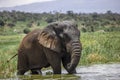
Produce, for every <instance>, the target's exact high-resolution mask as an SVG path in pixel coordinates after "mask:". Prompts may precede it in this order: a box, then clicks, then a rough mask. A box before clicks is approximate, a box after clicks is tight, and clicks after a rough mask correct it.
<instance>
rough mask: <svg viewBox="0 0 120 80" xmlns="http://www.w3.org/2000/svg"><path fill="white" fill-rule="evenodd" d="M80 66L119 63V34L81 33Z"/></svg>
mask: <svg viewBox="0 0 120 80" xmlns="http://www.w3.org/2000/svg"><path fill="white" fill-rule="evenodd" d="M81 42H82V46H83V51H82V57H81V62H80V64H93V63H111V62H120V32H110V33H97V32H96V33H82V34H81Z"/></svg>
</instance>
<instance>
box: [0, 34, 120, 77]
mask: <svg viewBox="0 0 120 80" xmlns="http://www.w3.org/2000/svg"><path fill="white" fill-rule="evenodd" d="M23 37H24V35H22V34H20V35H18V34H17V35H9V36H7V35H6V36H1V35H0V76H1V75H2V76H3V75H4V76H7V75H12V74H13V73H14V72H16V64H17V57H15V58H14V59H12V60H11V61H10V62H9V63H7V60H8V59H9V58H11V57H12V56H13V55H14V54H16V53H17V49H18V46H19V44H20V41H21V40H22V38H23ZM81 43H82V46H83V50H82V56H81V61H80V63H79V65H89V64H96V63H97V64H98V63H111V62H120V32H110V33H107V32H104V33H97V32H95V33H81Z"/></svg>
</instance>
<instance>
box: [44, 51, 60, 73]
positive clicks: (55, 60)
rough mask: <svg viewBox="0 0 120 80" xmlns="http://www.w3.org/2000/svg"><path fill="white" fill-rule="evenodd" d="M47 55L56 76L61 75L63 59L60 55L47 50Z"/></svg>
mask: <svg viewBox="0 0 120 80" xmlns="http://www.w3.org/2000/svg"><path fill="white" fill-rule="evenodd" d="M45 52H46V53H45V54H46V57H47V60H48V62H49V64H50V65H51V67H52V69H53V73H54V74H61V58H60V56H59V55H58V53H55V52H52V51H50V50H45Z"/></svg>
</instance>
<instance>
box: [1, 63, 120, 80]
mask: <svg viewBox="0 0 120 80" xmlns="http://www.w3.org/2000/svg"><path fill="white" fill-rule="evenodd" d="M49 72H52V70H47V71H43V75H30V74H26V75H25V76H14V77H11V78H7V77H6V78H0V79H2V80H120V64H99V65H98V64H97V65H91V66H80V67H77V74H72V75H68V74H67V72H66V71H65V70H62V74H61V75H52V74H47V73H49Z"/></svg>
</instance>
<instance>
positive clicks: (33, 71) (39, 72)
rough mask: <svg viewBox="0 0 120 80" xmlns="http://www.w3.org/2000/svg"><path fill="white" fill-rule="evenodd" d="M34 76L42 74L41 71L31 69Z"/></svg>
mask: <svg viewBox="0 0 120 80" xmlns="http://www.w3.org/2000/svg"><path fill="white" fill-rule="evenodd" d="M31 72H32V74H42V72H41V70H40V69H31Z"/></svg>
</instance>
